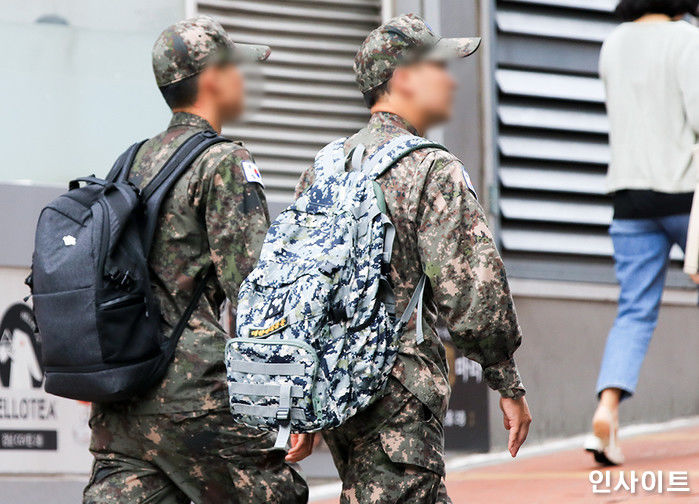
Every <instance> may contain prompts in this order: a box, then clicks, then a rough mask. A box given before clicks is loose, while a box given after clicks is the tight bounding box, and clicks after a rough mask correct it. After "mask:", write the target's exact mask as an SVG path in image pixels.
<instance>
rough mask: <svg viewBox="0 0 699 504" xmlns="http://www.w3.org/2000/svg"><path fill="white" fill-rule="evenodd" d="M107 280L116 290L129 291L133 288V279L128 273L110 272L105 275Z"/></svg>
mask: <svg viewBox="0 0 699 504" xmlns="http://www.w3.org/2000/svg"><path fill="white" fill-rule="evenodd" d="M106 277H107V280H109V281H110V282H112V283H114V284H115V285H116V287H117V288H118V289H121V290H126V291H129V290H131V287H133V284H134V279H133V277H132V276H131V272H130V271H121V270H116V271H110V272H109V273H107V275H106Z"/></svg>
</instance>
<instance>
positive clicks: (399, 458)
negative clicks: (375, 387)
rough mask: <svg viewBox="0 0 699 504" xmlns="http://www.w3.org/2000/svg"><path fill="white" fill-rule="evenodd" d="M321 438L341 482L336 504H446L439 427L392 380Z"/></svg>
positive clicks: (440, 431)
mask: <svg viewBox="0 0 699 504" xmlns="http://www.w3.org/2000/svg"><path fill="white" fill-rule="evenodd" d="M323 437H324V438H325V442H326V443H327V444H328V447H329V448H330V451H331V453H332V456H333V460H334V461H335V466H336V467H337V470H338V473H339V474H340V478H342V496H341V498H340V502H341V504H350V503H352V504H394V503H396V502H405V503H408V502H419V503H421V504H431V503H439V504H446V503H450V502H451V500H450V499H449V498H448V497H447V492H446V488H445V486H444V460H443V449H444V429H443V428H442V423H441V422H440V421H439V419H438V418H437V417H436V416H435V415H434V414H433V413H432V412H431V411H430V410H429V408H427V407H426V406H425V405H424V404H423V403H422V402H420V401H419V400H418V399H417V398H416V397H415V396H414V395H413V394H412V393H411V392H409V391H408V390H407V389H406V388H405V387H403V386H402V385H401V384H400V383H399V382H398V381H397V380H396V379H394V378H392V377H391V378H390V379H389V382H388V385H387V386H386V390H385V394H384V396H383V397H382V398H381V399H379V400H378V401H376V402H375V403H373V404H372V405H371V406H370V407H369V408H367V409H366V410H364V411H362V412H361V413H359V414H357V415H355V416H354V417H352V418H350V419H349V420H348V421H347V422H346V423H345V424H343V425H342V426H341V427H338V428H336V429H333V430H331V431H328V432H325V433H324V434H323Z"/></svg>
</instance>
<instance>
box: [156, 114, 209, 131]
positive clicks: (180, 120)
mask: <svg viewBox="0 0 699 504" xmlns="http://www.w3.org/2000/svg"><path fill="white" fill-rule="evenodd" d="M179 126H189V127H191V128H197V129H205V130H211V131H214V128H213V126H211V124H209V121H207V120H206V119H204V118H203V117H201V116H198V115H195V114H190V113H189V112H175V113H174V114H172V119H170V124H169V125H168V127H167V129H171V128H176V127H179Z"/></svg>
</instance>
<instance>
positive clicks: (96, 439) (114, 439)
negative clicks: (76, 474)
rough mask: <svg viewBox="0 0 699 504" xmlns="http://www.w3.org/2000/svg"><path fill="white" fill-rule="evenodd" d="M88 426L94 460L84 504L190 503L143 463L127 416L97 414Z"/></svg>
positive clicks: (136, 435) (136, 434)
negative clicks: (89, 427) (90, 432)
mask: <svg viewBox="0 0 699 504" xmlns="http://www.w3.org/2000/svg"><path fill="white" fill-rule="evenodd" d="M90 425H91V427H92V439H91V442H90V451H91V452H92V454H93V455H94V457H95V461H94V464H93V466H92V475H91V476H90V481H89V482H88V484H87V487H86V488H85V491H84V492H83V503H84V504H134V503H148V504H189V502H190V500H189V498H188V497H187V496H186V495H184V494H183V493H182V492H181V491H180V490H178V489H177V487H176V486H175V485H173V484H172V482H171V481H170V479H169V478H168V476H167V475H165V474H164V473H163V472H162V471H161V470H160V469H159V468H158V467H156V466H154V465H153V464H151V463H149V462H147V461H145V460H143V458H142V456H141V455H142V453H141V450H142V446H143V439H139V438H140V437H141V433H139V432H138V429H137V426H136V425H135V422H134V420H133V419H131V418H129V417H128V415H124V414H118V413H106V414H105V413H101V412H100V413H97V414H95V415H93V417H92V419H91V421H90Z"/></svg>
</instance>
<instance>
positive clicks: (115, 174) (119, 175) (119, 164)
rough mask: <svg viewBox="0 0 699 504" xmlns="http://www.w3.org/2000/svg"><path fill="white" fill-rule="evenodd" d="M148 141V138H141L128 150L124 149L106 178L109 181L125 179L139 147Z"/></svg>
mask: <svg viewBox="0 0 699 504" xmlns="http://www.w3.org/2000/svg"><path fill="white" fill-rule="evenodd" d="M147 141H148V139H146V140H141V141H140V142H136V143H135V144H133V145H132V146H131V147H129V148H128V149H126V151H124V152H123V153H122V154H121V156H119V157H118V158H117V160H116V161H115V162H114V165H113V166H112V169H111V170H109V173H107V176H106V177H105V180H106V181H107V182H116V181H117V180H118V181H123V180H125V178H126V177H125V174H126V173H127V172H128V168H129V167H130V166H131V165H132V164H133V160H134V158H135V157H136V153H137V152H138V149H140V148H141V146H142V145H143V144H144V143H146V142H147Z"/></svg>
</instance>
